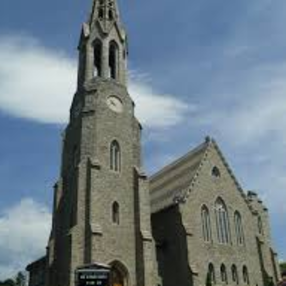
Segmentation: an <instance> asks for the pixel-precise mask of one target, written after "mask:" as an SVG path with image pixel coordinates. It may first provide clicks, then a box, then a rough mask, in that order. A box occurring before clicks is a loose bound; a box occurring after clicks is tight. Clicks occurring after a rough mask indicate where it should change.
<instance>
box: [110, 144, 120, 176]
mask: <svg viewBox="0 0 286 286" xmlns="http://www.w3.org/2000/svg"><path fill="white" fill-rule="evenodd" d="M110 169H111V170H113V171H116V172H120V170H121V152H120V146H119V143H118V142H117V141H116V140H114V141H112V143H111V146H110Z"/></svg>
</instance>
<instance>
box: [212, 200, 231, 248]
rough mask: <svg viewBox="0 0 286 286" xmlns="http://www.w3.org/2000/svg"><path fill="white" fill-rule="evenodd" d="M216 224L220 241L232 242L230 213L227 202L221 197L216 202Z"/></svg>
mask: <svg viewBox="0 0 286 286" xmlns="http://www.w3.org/2000/svg"><path fill="white" fill-rule="evenodd" d="M215 214H216V225H217V235H218V241H219V242H220V243H224V244H227V243H230V231H229V221H228V213H227V209H226V206H225V203H224V202H223V200H222V199H221V198H219V199H218V200H217V201H216V203H215Z"/></svg>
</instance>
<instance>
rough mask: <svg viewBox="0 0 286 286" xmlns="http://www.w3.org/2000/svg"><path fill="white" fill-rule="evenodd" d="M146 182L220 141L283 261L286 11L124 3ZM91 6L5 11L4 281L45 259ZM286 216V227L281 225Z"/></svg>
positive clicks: (248, 4)
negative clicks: (266, 217)
mask: <svg viewBox="0 0 286 286" xmlns="http://www.w3.org/2000/svg"><path fill="white" fill-rule="evenodd" d="M119 3H120V7H121V15H122V18H123V20H124V24H125V26H126V27H127V31H128V34H129V48H130V56H129V69H130V93H131V95H132V96H133V97H134V99H135V101H136V103H137V115H138V117H139V119H140V120H141V121H142V123H143V125H144V127H145V131H144V139H143V143H144V144H143V145H144V154H145V156H144V161H145V166H146V169H147V170H148V172H149V173H152V172H154V171H155V170H157V169H158V168H160V167H162V166H163V165H165V164H167V163H168V162H170V161H171V160H173V159H175V158H176V157H178V156H180V155H182V154H184V153H185V152H187V151H188V150H189V149H190V148H192V147H194V146H195V145H197V144H199V143H200V142H202V141H203V140H204V137H205V136H206V135H211V136H212V137H214V138H215V139H216V140H217V142H218V143H219V145H220V146H221V148H222V150H223V152H224V154H225V155H226V157H227V159H228V161H229V163H230V165H231V166H232V168H233V169H234V172H235V174H236V176H237V178H238V180H239V181H240V183H241V184H242V186H243V188H244V189H245V190H255V191H257V192H258V193H259V195H260V196H261V197H262V198H263V199H264V200H265V203H266V204H267V206H268V207H269V211H270V217H271V222H272V232H273V241H274V245H275V247H276V249H277V250H278V252H279V256H280V259H284V260H285V259H286V251H285V247H283V246H285V241H286V231H285V229H286V220H285V216H286V191H285V190H286V176H285V170H286V159H285V158H286V157H285V147H286V132H285V131H286V127H285V126H286V112H285V110H286V37H285V32H284V31H285V25H286V20H285V19H286V2H285V1H284V0H276V1H271V0H259V1H258V0H251V1H249V0H233V1H225V0H224V1H222V0H216V1H210V0H200V1H193V0H180V1H179V2H178V1H177V0H176V1H175V0H164V1H163V0H157V1H154V0H144V1H138V0H137V1H129V0H125V1H123V0H121V1H119ZM90 7H91V0H81V1H79V0H74V1H68V0H61V1H56V0H49V1H38V0H26V1H16V0H10V1H9V2H8V1H2V2H1V5H0V130H1V140H0V158H1V160H0V162H1V164H0V198H1V199H0V278H5V277H8V276H9V275H12V273H14V271H16V270H18V269H21V268H22V267H23V266H24V265H25V264H26V263H27V262H29V261H30V260H31V259H34V258H37V256H39V255H41V254H42V252H43V250H44V245H45V244H46V241H47V235H48V231H49V224H50V219H51V215H50V213H51V205H52V191H53V189H52V188H53V184H54V182H55V181H56V179H57V175H58V170H59V163H60V152H61V132H62V130H63V128H64V125H65V123H66V120H67V116H68V110H69V106H70V102H71V99H72V95H73V93H74V91H75V82H76V81H75V77H76V74H75V72H76V57H77V51H76V46H77V43H78V38H79V34H80V27H81V23H82V22H83V21H84V20H86V19H87V16H88V12H89V9H90ZM282 218H284V220H283V219H282Z"/></svg>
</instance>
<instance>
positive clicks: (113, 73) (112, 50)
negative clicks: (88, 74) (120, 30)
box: [109, 41, 119, 79]
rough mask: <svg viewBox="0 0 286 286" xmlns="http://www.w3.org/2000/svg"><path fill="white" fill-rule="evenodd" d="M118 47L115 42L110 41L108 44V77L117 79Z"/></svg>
mask: <svg viewBox="0 0 286 286" xmlns="http://www.w3.org/2000/svg"><path fill="white" fill-rule="evenodd" d="M118 55H119V53H118V45H117V43H116V42H115V41H111V42H110V44H109V69H110V77H111V78H113V79H117V75H118V63H119V61H118Z"/></svg>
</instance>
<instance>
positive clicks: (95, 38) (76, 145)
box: [27, 0, 280, 286]
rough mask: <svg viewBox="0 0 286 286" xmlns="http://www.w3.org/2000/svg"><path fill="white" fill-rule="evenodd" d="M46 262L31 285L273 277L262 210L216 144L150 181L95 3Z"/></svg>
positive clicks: (111, 12) (118, 61) (110, 27)
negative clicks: (83, 278) (106, 277)
mask: <svg viewBox="0 0 286 286" xmlns="http://www.w3.org/2000/svg"><path fill="white" fill-rule="evenodd" d="M78 50H79V63H78V85H77V91H76V93H75V95H74V98H73V102H72V106H71V110H70V121H69V124H68V126H67V127H66V130H65V133H64V138H63V151H62V165H61V172H60V176H59V179H58V182H57V183H56V184H55V187H54V207H53V223H52V230H51V234H50V238H49V241H48V246H47V253H46V256H45V257H43V258H41V259H39V260H37V261H35V262H33V263H32V264H30V265H29V266H28V267H27V269H28V271H29V272H30V286H74V285H75V281H74V280H75V274H74V273H75V270H76V269H77V268H78V267H82V266H84V265H92V264H95V263H101V264H105V265H109V266H110V267H111V284H112V286H158V285H162V286H189V285H191V286H203V285H206V284H207V285H210V283H211V284H212V285H214V284H217V285H252V286H266V285H269V283H270V281H272V280H273V282H274V283H276V282H277V280H278V279H279V278H280V276H279V275H280V274H279V267H278V261H277V254H276V253H275V251H274V250H273V248H272V243H271V236H270V226H269V217H268V211H267V208H266V207H265V205H264V204H263V202H262V201H261V200H260V199H259V198H258V196H257V194H256V193H254V192H245V191H244V190H243V189H242V188H241V186H240V185H239V183H238V181H237V180H236V178H235V176H234V174H233V172H232V170H231V169H230V167H229V165H228V163H227V162H226V160H225V158H224V156H223V154H222V152H221V150H220V148H219V146H218V145H217V143H216V142H215V140H214V139H212V138H208V137H207V138H206V139H205V141H204V142H203V143H202V144H201V145H199V146H198V147H197V148H195V149H194V150H192V151H190V152H189V153H188V154H186V155H185V156H183V157H182V158H179V159H178V160H176V161H175V162H173V163H172V164H170V165H168V166H166V167H165V168H163V169H162V170H161V171H159V172H158V173H156V174H154V175H153V176H152V177H151V178H148V177H147V175H146V174H145V173H144V172H143V171H142V168H141V130H142V127H141V125H140V123H139V121H138V120H137V119H136V117H135V116H134V106H135V104H134V102H133V101H132V98H131V97H130V95H129V93H128V90H127V79H126V74H127V56H128V46H127V36H126V33H125V30H124V29H123V27H122V24H121V22H120V18H119V11H118V6H117V3H116V1H115V0H94V1H93V7H92V12H91V15H90V18H89V20H88V22H87V23H84V24H83V27H82V32H81V36H80V41H79V46H78Z"/></svg>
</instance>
